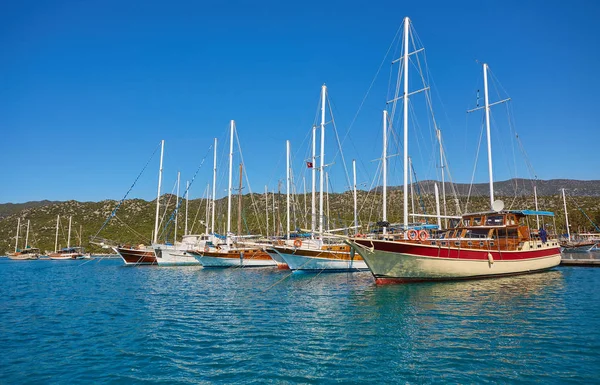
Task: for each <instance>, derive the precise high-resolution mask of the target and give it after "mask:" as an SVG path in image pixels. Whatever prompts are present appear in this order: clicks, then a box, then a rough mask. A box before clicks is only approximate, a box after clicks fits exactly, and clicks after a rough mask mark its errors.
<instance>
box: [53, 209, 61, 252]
mask: <svg viewBox="0 0 600 385" xmlns="http://www.w3.org/2000/svg"><path fill="white" fill-rule="evenodd" d="M59 223H60V214H59V215H57V216H56V239H55V240H54V252H55V253H56V252H58V226H59Z"/></svg>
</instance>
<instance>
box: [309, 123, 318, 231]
mask: <svg viewBox="0 0 600 385" xmlns="http://www.w3.org/2000/svg"><path fill="white" fill-rule="evenodd" d="M311 164H312V193H311V195H312V203H311V210H312V211H311V223H310V231H311V236H312V237H314V233H315V229H316V228H317V199H316V190H317V126H313V130H312V163H311Z"/></svg>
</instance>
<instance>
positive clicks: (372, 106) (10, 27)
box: [0, 0, 600, 202]
mask: <svg viewBox="0 0 600 385" xmlns="http://www.w3.org/2000/svg"><path fill="white" fill-rule="evenodd" d="M404 16H409V17H410V18H411V20H412V22H413V26H414V28H415V31H416V32H417V34H418V36H419V38H420V40H421V42H422V43H423V45H424V47H425V49H426V51H425V52H426V55H427V62H428V65H429V70H430V73H431V75H432V76H433V80H434V84H432V87H433V92H432V96H433V98H434V99H433V103H434V111H435V113H436V117H437V119H438V122H439V124H440V126H441V128H442V131H443V133H444V140H445V142H446V151H447V157H448V159H449V162H450V167H451V171H452V174H453V178H454V180H455V181H457V182H469V181H470V180H471V175H472V172H473V164H474V158H475V148H476V146H477V140H478V137H479V129H480V119H481V115H476V116H475V115H473V116H470V117H469V118H466V113H465V111H466V109H467V108H471V107H474V105H475V102H476V100H475V98H476V90H477V89H482V85H481V76H482V74H481V72H482V71H481V67H480V65H479V64H477V63H476V60H479V61H485V62H487V63H489V65H490V68H491V70H492V72H493V74H494V76H495V77H496V78H497V79H498V81H499V83H497V84H501V85H502V87H503V88H504V90H506V92H507V93H508V95H509V96H510V97H511V98H512V104H511V108H512V111H513V119H514V122H515V130H516V131H517V132H518V133H519V134H520V138H521V141H522V143H523V146H524V147H525V149H526V151H527V154H528V157H529V160H530V161H531V163H532V165H533V167H534V168H535V171H536V174H537V175H538V177H539V178H540V179H554V178H571V179H599V178H600V175H599V171H598V170H599V169H600V168H599V166H600V160H599V159H600V158H598V155H597V153H596V152H595V149H596V147H597V145H598V143H599V142H600V133H599V132H600V130H599V124H598V118H597V113H596V112H597V110H598V107H597V105H598V102H597V90H598V88H600V80H599V77H598V75H597V68H598V64H599V63H598V61H599V55H600V54H599V52H600V51H599V50H598V47H600V42H599V37H600V32H599V27H598V24H597V20H598V18H599V17H600V3H598V2H596V1H591V0H590V1H583V0H578V1H571V2H564V1H502V2H491V1H490V2H485V1H472V2H471V1H470V2H460V1H458V2H457V1H452V2H448V1H427V2H426V1H414V2H407V1H404V2H401V1H380V2H366V1H363V2H359V1H357V2H352V1H351V2H348V1H325V2H322V1H302V2H288V1H268V2H267V1H264V2H261V1H243V2H232V1H169V2H167V1H137V0H132V1H113V0H107V1H13V2H9V1H5V2H2V3H1V5H0V58H1V60H0V132H1V133H2V152H1V155H0V159H1V162H2V165H3V167H2V171H1V172H0V202H25V201H30V200H41V199H50V200H68V199H76V200H83V201H99V200H102V199H107V198H110V199H120V198H121V197H122V196H123V194H124V193H125V192H126V191H127V189H128V188H129V186H130V185H131V183H133V180H134V179H135V177H136V176H137V174H138V173H139V171H140V170H141V169H142V167H143V166H144V164H145V163H146V161H147V160H148V158H149V157H150V155H151V154H152V152H153V151H154V149H155V148H156V146H157V144H158V143H159V141H160V140H161V139H165V141H166V148H165V168H164V170H165V180H164V186H165V187H164V189H163V192H168V191H171V188H172V186H173V183H174V180H175V177H176V172H177V170H181V172H182V180H183V181H185V180H186V179H190V178H191V176H192V174H193V173H194V171H195V170H196V168H197V167H198V166H199V164H200V162H201V159H202V158H203V157H204V156H205V155H206V154H207V151H208V148H209V146H210V145H211V144H212V138H214V137H218V138H219V139H220V140H221V141H220V144H219V150H220V151H219V153H220V155H219V159H220V161H224V160H225V154H224V153H223V151H221V150H223V149H224V148H225V147H226V145H227V144H226V140H225V139H226V138H227V130H228V125H229V121H230V120H231V119H235V120H236V124H237V128H238V132H239V137H240V141H241V146H242V151H243V153H244V160H245V167H246V168H247V170H248V176H249V178H250V183H251V186H252V189H253V190H254V191H264V186H265V185H269V188H270V189H273V188H275V187H276V185H277V180H278V179H283V178H284V177H285V161H284V159H285V158H284V152H285V140H286V139H290V140H291V141H292V151H293V153H294V164H293V166H294V167H295V168H296V174H297V175H302V173H301V171H302V172H304V170H303V167H304V163H303V161H304V157H305V155H306V154H307V153H308V144H309V143H308V142H307V134H308V132H309V130H310V127H311V125H312V124H313V122H314V119H315V113H316V109H317V105H318V102H319V92H320V86H321V85H322V84H323V83H326V84H327V85H328V87H329V92H330V98H331V101H332V103H333V106H334V113H335V121H336V125H337V129H338V131H339V132H340V135H341V136H345V135H346V133H347V131H348V127H349V126H350V123H351V122H352V120H353V118H354V116H355V114H356V113H357V110H358V108H359V105H360V104H361V101H362V100H363V97H364V96H365V94H366V92H367V90H368V89H369V85H370V84H371V81H372V80H373V79H374V77H375V74H376V73H377V69H378V68H379V65H380V63H381V62H382V59H383V58H384V55H385V53H386V51H387V49H388V47H389V46H390V43H391V41H392V39H393V37H394V35H395V34H396V31H397V30H398V28H399V27H400V25H401V23H402V19H403V17H404ZM391 59H392V58H391V57H389V58H388V59H387V60H386V61H385V63H384V65H383V66H382V69H381V73H380V74H379V76H378V77H377V78H376V81H375V83H374V86H373V88H372V89H371V92H370V93H369V95H368V98H367V99H366V102H365V104H364V106H363V108H362V110H361V112H360V114H359V116H358V119H357V120H356V122H355V123H354V125H353V126H352V128H351V130H350V132H349V133H348V138H347V139H346V140H345V141H344V147H345V156H346V158H347V160H348V161H350V159H352V158H356V159H357V160H358V162H359V183H368V184H370V183H371V180H372V179H373V177H374V174H375V170H376V167H377V162H373V161H372V160H373V159H375V158H377V157H379V156H380V151H381V145H380V143H381V128H380V127H381V111H382V109H383V108H384V107H385V101H386V96H387V87H388V79H389V72H390V61H391ZM416 87H417V86H416V85H415V88H416ZM415 88H413V87H411V89H415ZM500 96H502V95H500ZM419 98H421V102H422V101H423V100H424V99H423V98H422V96H419V95H415V96H414V97H413V99H411V101H414V103H417V102H418V101H419ZM497 99H498V96H496V94H494V95H491V100H492V101H494V100H497ZM498 108H499V109H498ZM503 108H504V107H496V108H495V109H494V112H493V114H494V118H495V119H496V118H497V127H495V128H494V130H495V131H494V132H495V135H496V136H495V137H494V140H495V142H494V145H493V146H494V150H495V151H497V154H496V153H495V154H494V155H495V157H496V156H498V159H497V160H496V158H495V167H494V169H495V173H496V179H497V180H505V179H508V178H511V177H514V176H519V177H529V176H530V175H529V174H528V173H527V168H526V167H524V166H519V167H518V170H517V171H515V170H514V169H513V167H509V166H507V165H508V164H509V163H510V162H513V159H517V163H519V162H521V161H522V159H523V157H522V155H521V152H520V151H519V149H518V147H515V146H516V145H515V146H512V145H511V143H510V142H511V138H510V132H509V129H508V127H507V125H506V124H503V123H502V120H501V119H500V117H501V115H502V113H503V111H504V110H503ZM424 122H425V123H424V124H425V125H426V119H425V120H424ZM328 130H329V131H328V134H327V135H329V136H328V138H331V137H332V135H333V133H332V131H331V125H329V126H328ZM411 135H416V134H411ZM429 135H430V134H429V131H428V132H427V133H425V134H422V136H423V137H429ZM502 141H503V142H502ZM411 143H415V145H414V146H412V147H410V148H411V154H412V155H413V156H414V157H415V158H416V159H420V160H421V162H419V161H418V160H416V161H415V167H416V168H417V173H418V176H419V178H420V179H427V178H434V177H435V169H434V168H432V166H431V164H429V165H428V160H430V159H431V155H430V154H429V152H428V150H426V149H425V148H424V147H419V146H417V144H416V143H417V142H412V141H411ZM334 144H335V143H334V142H333V141H332V142H329V141H328V151H327V153H328V155H327V156H328V157H330V158H331V157H332V156H333V153H334V152H336V150H335V147H334ZM411 145H412V144H411ZM513 147H514V148H515V155H514V156H513V154H512V151H513ZM236 156H237V154H236ZM485 156H486V155H485V153H483V152H482V153H481V154H480V156H479V160H480V162H479V165H478V168H477V173H476V178H475V180H476V182H485V181H486V180H487V174H486V173H485V170H486V165H485V163H484V161H485ZM238 162H239V161H238ZM429 163H431V162H429ZM340 166H341V162H340V161H339V159H338V160H336V161H335V165H334V166H332V168H331V174H332V178H333V182H332V183H333V184H334V185H335V187H336V189H338V190H339V189H343V188H345V186H346V183H345V182H344V179H345V177H344V176H343V174H342V173H341V171H339V170H337V171H336V167H337V168H338V169H339V168H340ZM211 167H212V154H210V153H209V155H208V157H207V159H206V163H205V165H204V166H203V169H202V170H201V172H200V174H199V177H198V179H197V182H195V185H194V187H193V188H192V194H191V195H192V197H198V196H201V195H202V190H203V189H205V187H206V184H207V183H208V182H210V179H211V176H210V175H211ZM157 168H158V157H157V156H155V158H154V159H153V160H152V163H151V164H150V166H149V169H148V170H147V171H146V173H145V174H144V175H143V176H142V178H141V179H140V182H139V184H138V186H136V188H135V189H134V191H133V192H132V195H131V196H132V197H141V198H144V199H153V198H154V196H155V194H156V179H157ZM226 168H227V165H226V164H225V163H222V164H221V165H220V172H219V175H220V176H219V180H220V182H219V191H220V192H221V194H222V193H223V192H224V189H225V186H226V175H225V174H226ZM400 170H401V166H400V165H399V164H398V165H396V166H394V165H392V167H391V170H390V172H391V175H390V183H392V184H399V183H400V182H401V180H402V175H401V173H400V172H399V171H400ZM234 175H235V173H234ZM334 175H335V176H334ZM236 179H237V177H234V180H236ZM299 179H300V176H297V180H299ZM245 185H246V184H245ZM283 186H285V184H283ZM298 189H299V190H301V189H302V187H301V185H299V186H298ZM245 191H246V192H247V189H246V190H245Z"/></svg>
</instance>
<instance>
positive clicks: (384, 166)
mask: <svg viewBox="0 0 600 385" xmlns="http://www.w3.org/2000/svg"><path fill="white" fill-rule="evenodd" d="M387 115H388V112H387V110H383V156H382V157H381V162H382V166H381V173H382V179H383V203H382V206H383V213H382V215H383V218H382V220H383V222H387V121H388V119H387ZM386 233H387V226H384V227H383V235H385V234H386Z"/></svg>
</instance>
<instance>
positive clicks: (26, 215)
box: [0, 190, 600, 253]
mask: <svg viewBox="0 0 600 385" xmlns="http://www.w3.org/2000/svg"><path fill="white" fill-rule="evenodd" d="M358 195H359V197H358V202H359V204H358V205H359V221H360V223H361V224H362V225H363V227H362V229H361V231H362V232H365V231H366V225H367V224H368V223H373V222H376V221H379V220H381V211H382V210H381V194H380V193H378V192H376V191H371V192H367V191H360V192H359V194H358ZM305 198H306V201H305ZM237 199H238V197H233V199H232V211H233V213H232V220H231V229H232V231H233V232H237V227H238V211H237V207H238V205H237ZM285 199H286V198H285V194H275V196H274V195H273V194H272V193H270V194H269V197H268V208H267V211H266V210H265V195H264V194H253V195H250V194H247V195H244V196H243V205H242V206H243V211H242V217H241V228H242V233H243V234H249V233H254V234H263V235H264V234H268V235H272V234H274V233H277V232H279V233H280V234H282V233H283V232H284V231H285V226H286V225H285V224H286V204H285ZM460 199H461V201H460V204H461V207H462V208H463V210H464V207H465V204H466V198H464V197H461V198H460ZM499 199H503V200H504V202H505V206H506V208H511V209H534V203H533V198H531V197H517V198H515V197H499ZM575 199H576V200H575ZM161 202H162V204H161V226H160V229H159V235H160V239H161V240H163V241H164V239H165V238H166V239H167V240H168V241H170V242H171V241H172V239H173V235H174V228H175V226H174V221H172V220H171V221H170V222H169V219H170V218H172V213H173V210H174V208H175V204H176V203H175V197H174V196H172V195H164V196H162V197H161ZM116 204H117V202H116V201H112V200H106V201H101V202H77V201H67V202H55V203H49V204H46V205H33V206H26V207H25V208H23V209H22V210H20V211H18V212H16V213H12V214H10V215H7V216H6V217H4V218H1V219H0V250H2V253H4V252H5V251H10V250H13V249H14V242H15V232H16V225H17V218H18V217H20V218H21V230H20V237H19V239H20V242H19V247H23V246H24V242H25V231H26V224H27V220H29V221H30V223H31V228H30V234H29V245H30V246H33V247H39V248H40V249H41V250H47V251H51V250H54V243H55V236H56V219H57V215H60V227H59V237H58V243H59V247H65V246H66V245H67V234H68V218H69V216H71V217H72V234H71V245H79V243H80V239H81V243H82V245H83V246H84V247H86V249H88V250H89V251H92V252H107V250H102V249H101V248H100V247H99V246H96V245H93V244H90V243H89V239H90V237H91V236H94V235H96V234H97V235H98V236H99V237H102V238H106V239H110V240H113V241H115V242H116V243H119V244H149V243H150V242H151V239H152V234H153V229H154V218H155V212H156V201H150V202H148V201H144V200H141V199H131V200H126V201H124V202H123V204H122V205H121V206H120V208H119V210H118V211H117V213H116V216H114V217H113V218H112V219H111V220H110V221H109V222H108V224H107V225H106V226H105V227H104V228H102V225H103V223H104V222H105V221H106V219H107V218H108V217H109V215H110V213H111V212H112V211H113V209H114V208H115V207H116ZM292 204H293V207H295V209H292V210H291V215H290V217H291V223H292V224H291V227H292V229H295V228H297V229H306V228H309V227H310V211H311V202H310V194H307V196H306V197H305V196H304V195H302V194H300V195H297V196H292ZM568 204H569V206H568V210H569V221H570V223H571V228H572V231H593V230H594V226H593V225H592V224H591V223H590V221H589V220H588V219H586V217H585V216H584V215H583V213H582V212H581V211H580V210H578V207H577V206H579V207H580V208H581V209H582V210H583V211H584V212H585V213H586V214H587V215H588V216H589V217H590V218H591V219H592V220H594V222H596V223H600V197H576V198H569V202H568ZM423 205H424V206H425V208H426V212H427V213H428V214H433V213H434V212H435V211H434V207H435V200H434V197H433V196H431V195H424V196H422V197H421V198H420V199H416V200H415V207H416V209H415V212H418V213H421V212H422V209H420V208H421V207H422V206H423ZM0 206H2V205H0ZM324 206H325V213H326V215H327V213H328V218H329V222H330V224H329V226H330V228H339V227H345V226H351V225H352V221H353V209H352V206H353V197H352V193H351V192H346V193H342V194H330V195H329V197H328V198H327V197H326V198H325V203H324ZM487 206H488V198H487V197H472V198H471V200H470V202H469V205H468V211H470V212H473V211H485V210H486V209H487ZM305 207H306V211H305ZM447 207H448V215H454V214H456V210H455V209H454V207H455V204H454V201H453V200H450V199H448V201H447ZM539 207H540V209H543V210H550V211H554V212H555V213H556V214H557V215H556V217H555V218H556V226H557V228H558V231H559V232H564V231H565V230H564V229H565V226H564V223H565V219H564V209H563V203H562V197H561V196H560V195H558V194H557V195H551V196H544V197H539ZM0 210H1V209H0ZM317 211H318V197H317ZM307 212H308V215H307ZM267 213H268V216H269V230H268V231H267V230H266V215H267ZM226 214H227V200H226V198H224V199H220V200H218V201H217V202H216V205H215V221H216V223H217V225H216V230H217V232H218V233H221V234H224V233H225V231H226V223H227V221H226V219H227V218H226ZM184 218H185V202H184V203H183V205H182V207H181V209H180V213H179V218H178V226H177V227H178V229H177V233H178V238H180V237H181V235H183V233H184V229H185V220H184ZM388 221H389V222H392V223H393V222H401V221H402V193H401V191H399V190H394V191H390V192H389V193H388ZM430 221H431V220H430ZM205 222H206V200H205V199H197V200H193V201H190V202H189V207H188V232H190V233H199V232H204V231H205V225H204V223H205ZM166 223H169V226H168V227H166V230H165V224H166ZM274 224H275V225H276V226H274ZM547 224H549V225H551V226H552V223H551V222H549V223H547ZM532 225H533V224H532ZM100 229H102V230H101V231H100V232H99V230H100ZM98 232H99V233H98Z"/></svg>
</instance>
